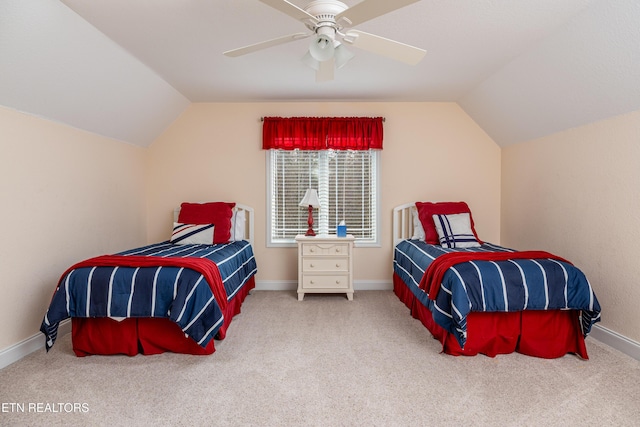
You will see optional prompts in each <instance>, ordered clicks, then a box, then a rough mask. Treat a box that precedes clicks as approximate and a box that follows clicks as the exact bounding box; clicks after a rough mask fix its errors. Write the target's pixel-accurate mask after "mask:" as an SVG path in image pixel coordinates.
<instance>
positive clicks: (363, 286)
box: [255, 280, 393, 291]
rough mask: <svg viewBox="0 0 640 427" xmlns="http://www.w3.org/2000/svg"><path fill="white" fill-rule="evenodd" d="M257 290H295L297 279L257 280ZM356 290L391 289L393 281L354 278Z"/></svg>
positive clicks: (354, 288)
mask: <svg viewBox="0 0 640 427" xmlns="http://www.w3.org/2000/svg"><path fill="white" fill-rule="evenodd" d="M255 289H256V290H257V291H295V290H297V289H298V281H297V280H256V287H255ZM353 290H354V291H390V290H393V283H392V282H391V281H389V280H354V281H353Z"/></svg>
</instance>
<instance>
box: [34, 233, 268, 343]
mask: <svg viewBox="0 0 640 427" xmlns="http://www.w3.org/2000/svg"><path fill="white" fill-rule="evenodd" d="M117 255H124V256H144V257H160V258H190V257H192V258H206V259H209V260H211V261H213V262H214V263H215V264H216V265H217V267H218V270H219V272H220V276H221V278H222V282H223V285H224V289H225V291H226V296H227V301H230V300H231V299H232V298H233V297H234V296H235V295H236V293H237V292H238V291H239V290H240V289H241V288H242V287H243V285H244V284H245V283H246V282H247V281H248V280H249V279H250V278H251V277H252V276H253V275H254V274H256V272H257V265H256V260H255V257H254V255H253V248H252V247H251V244H250V243H249V242H247V241H244V240H241V241H235V242H230V243H226V244H216V245H175V244H172V243H170V242H168V241H167V242H162V243H157V244H152V245H148V246H144V247H141V248H137V249H131V250H128V251H125V252H121V253H119V254H117ZM69 317H116V318H117V317H165V318H169V319H171V320H172V321H174V322H176V323H177V324H178V326H180V327H181V328H182V330H183V331H184V333H185V334H186V335H187V336H189V337H191V338H193V339H194V340H195V341H196V342H197V343H198V344H199V345H201V346H202V347H206V345H207V344H208V343H209V341H211V339H212V338H213V337H214V336H215V335H216V333H217V331H218V330H219V329H220V327H221V326H222V325H223V322H224V320H225V319H224V316H223V313H222V310H221V308H220V305H219V304H218V302H217V301H215V297H214V295H213V292H212V290H211V287H210V284H209V283H207V281H206V280H205V278H204V276H203V275H202V274H200V273H199V272H197V271H196V270H192V269H189V268H184V267H173V266H161V267H125V266H119V267H106V266H99V267H80V268H77V269H73V270H71V271H69V272H68V273H67V274H66V275H65V276H64V277H62V278H61V279H60V282H59V284H58V287H57V289H56V291H55V293H54V295H53V298H52V300H51V304H50V305H49V309H48V310H47V313H46V315H45V317H44V320H43V322H42V325H41V327H40V330H41V332H43V333H44V334H45V336H46V338H47V340H46V347H47V350H49V349H50V348H51V346H53V343H54V342H55V340H56V337H57V330H58V324H59V323H60V322H61V321H62V320H64V319H67V318H69Z"/></svg>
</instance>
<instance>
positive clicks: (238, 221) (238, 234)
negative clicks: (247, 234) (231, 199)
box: [230, 209, 246, 241]
mask: <svg viewBox="0 0 640 427" xmlns="http://www.w3.org/2000/svg"><path fill="white" fill-rule="evenodd" d="M245 214H246V212H245V211H244V210H238V209H233V216H232V217H231V238H230V239H231V240H232V241H235V240H244V231H245V223H246V215H245Z"/></svg>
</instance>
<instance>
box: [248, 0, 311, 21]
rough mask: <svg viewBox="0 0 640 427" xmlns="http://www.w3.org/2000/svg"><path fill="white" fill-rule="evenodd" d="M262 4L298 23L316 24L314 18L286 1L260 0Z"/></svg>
mask: <svg viewBox="0 0 640 427" xmlns="http://www.w3.org/2000/svg"><path fill="white" fill-rule="evenodd" d="M260 1H261V2H262V3H264V4H266V5H269V6H271V7H272V8H274V9H276V10H279V11H280V12H282V13H284V14H286V15H289V16H291V17H292V18H295V19H297V20H298V21H306V20H311V22H313V23H314V24H315V23H317V22H318V20H317V19H316V17H315V16H313V15H312V14H310V13H308V12H307V11H306V10H304V9H300V8H299V7H298V6H296V5H295V4H293V3H289V2H288V1H287V0H260Z"/></svg>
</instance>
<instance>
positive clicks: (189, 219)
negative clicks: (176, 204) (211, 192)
mask: <svg viewBox="0 0 640 427" xmlns="http://www.w3.org/2000/svg"><path fill="white" fill-rule="evenodd" d="M235 205H236V204H235V203H226V202H209V203H187V202H185V203H182V204H181V205H180V215H178V222H180V223H183V224H213V225H214V229H213V243H227V242H228V241H229V240H230V239H231V217H232V216H233V208H234V206H235Z"/></svg>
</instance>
